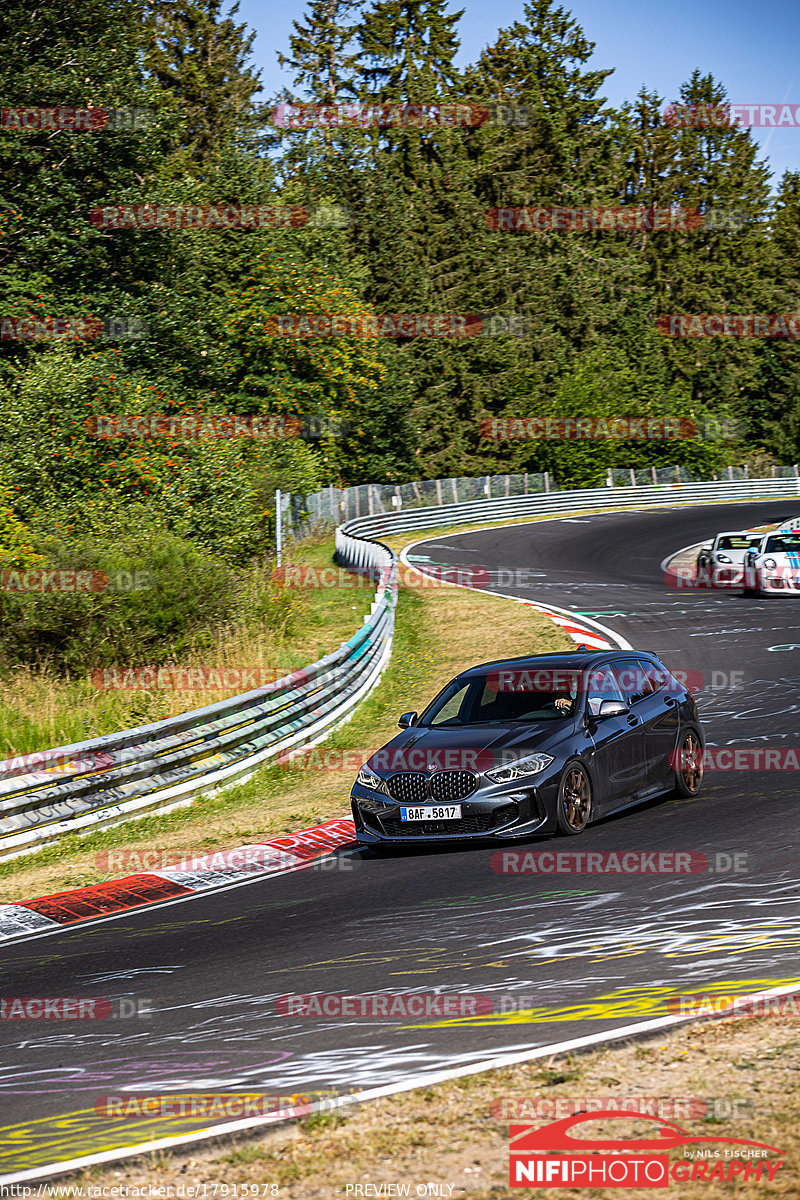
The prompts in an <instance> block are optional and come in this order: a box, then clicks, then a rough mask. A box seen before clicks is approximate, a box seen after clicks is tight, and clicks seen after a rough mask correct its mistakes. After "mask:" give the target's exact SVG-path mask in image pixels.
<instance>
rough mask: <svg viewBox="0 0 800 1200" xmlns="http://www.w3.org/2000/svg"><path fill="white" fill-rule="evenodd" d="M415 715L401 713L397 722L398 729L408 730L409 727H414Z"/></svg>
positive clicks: (413, 713) (412, 713)
mask: <svg viewBox="0 0 800 1200" xmlns="http://www.w3.org/2000/svg"><path fill="white" fill-rule="evenodd" d="M416 723H417V714H416V713H415V712H407V713H403V715H402V716H401V718H400V720H399V721H398V722H397V727H398V729H408V728H409V727H410V726H411V725H416Z"/></svg>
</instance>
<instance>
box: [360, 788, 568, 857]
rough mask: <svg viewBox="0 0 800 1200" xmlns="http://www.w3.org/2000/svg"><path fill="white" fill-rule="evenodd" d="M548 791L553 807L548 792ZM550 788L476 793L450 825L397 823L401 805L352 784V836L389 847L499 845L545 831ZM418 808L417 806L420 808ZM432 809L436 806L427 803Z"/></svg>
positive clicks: (551, 808) (549, 820)
mask: <svg viewBox="0 0 800 1200" xmlns="http://www.w3.org/2000/svg"><path fill="white" fill-rule="evenodd" d="M551 790H552V791H553V799H552V803H551V804H550V805H548V803H547V799H548V796H547V793H548V792H549V791H551ZM556 790H557V785H556V787H555V788H551V789H548V788H547V787H546V786H545V787H543V788H540V787H533V786H530V785H528V786H527V787H520V786H519V785H518V786H517V787H511V786H508V787H505V788H504V787H503V786H502V785H499V784H495V785H493V786H492V787H487V788H482V789H480V788H479V789H478V790H477V791H475V792H473V793H472V795H470V796H469V797H467V798H466V799H465V800H459V801H458V802H457V803H458V804H460V806H461V817H460V819H458V820H455V821H441V820H431V821H402V820H401V819H400V809H401V807H403V805H401V804H399V803H397V802H396V801H394V800H392V799H391V798H390V797H389V796H384V795H383V794H382V793H380V792H373V791H371V790H370V789H369V788H365V787H364V786H363V785H362V784H360V783H356V784H354V785H353V789H352V791H351V793H350V804H351V808H352V810H353V821H354V823H355V827H356V837H357V839H358V841H359V842H361V843H362V844H364V845H377V844H379V843H382V844H386V843H391V844H394V845H404V846H405V845H409V844H412V843H415V842H416V843H420V842H431V841H436V842H441V841H454V842H464V841H480V840H485V839H487V838H491V839H498V840H501V841H504V840H508V839H510V838H517V837H527V836H529V835H531V834H534V833H539V832H542V833H544V832H548V831H549V829H550V826H551V824H552V818H551V815H550V814H551V813H553V812H554V805H555V792H556ZM425 806H426V805H423V806H421V807H425ZM430 806H431V807H436V805H434V804H431V805H430Z"/></svg>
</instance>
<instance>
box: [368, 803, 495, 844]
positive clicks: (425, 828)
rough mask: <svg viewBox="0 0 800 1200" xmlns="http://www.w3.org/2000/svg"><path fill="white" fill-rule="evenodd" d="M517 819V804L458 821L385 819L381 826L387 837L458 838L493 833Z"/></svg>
mask: <svg viewBox="0 0 800 1200" xmlns="http://www.w3.org/2000/svg"><path fill="white" fill-rule="evenodd" d="M516 817H517V806H516V804H504V805H502V807H501V808H495V809H493V810H492V811H491V812H482V813H475V814H474V815H472V816H469V817H461V819H460V820H458V821H396V820H390V819H389V818H388V817H383V818H382V820H381V824H382V825H383V828H384V830H385V832H386V836H387V837H393V838H395V837H430V836H435V835H436V834H441V835H444V836H446V837H456V836H458V835H459V834H468V833H491V832H492V831H493V830H494V829H500V828H501V827H502V826H503V825H508V824H509V823H510V822H511V821H514V820H516Z"/></svg>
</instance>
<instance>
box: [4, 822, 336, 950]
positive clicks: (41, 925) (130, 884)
mask: <svg viewBox="0 0 800 1200" xmlns="http://www.w3.org/2000/svg"><path fill="white" fill-rule="evenodd" d="M353 842H355V827H354V825H353V822H352V821H351V820H350V819H349V818H344V817H343V818H340V819H338V820H335V821H326V822H325V824H323V825H315V826H313V827H312V828H310V829H300V830H297V831H296V832H295V833H286V834H281V835H280V836H279V837H276V838H270V840H269V841H267V842H256V843H254V844H252V845H249V846H236V847H234V848H233V849H231V850H215V851H213V852H211V853H206V854H204V853H202V852H201V851H198V853H197V855H196V859H197V860H210V861H208V865H206V863H205V861H203V863H202V865H201V866H200V867H199V869H198V868H197V867H186V868H184V867H182V866H180V865H176V866H175V867H165V868H163V869H161V870H156V871H147V872H142V873H140V874H136V875H127V876H126V877H125V878H123V879H111V880H108V881H107V882H106V883H96V884H93V885H92V886H91V887H83V888H77V889H75V890H74V891H70V892H56V893H55V894H54V895H51V896H37V897H36V898H35V899H33V900H20V901H17V902H16V903H14V904H0V941H8V940H9V939H12V938H25V937H31V936H35V935H37V934H43V933H48V932H54V931H55V930H58V929H61V928H64V927H65V926H70V925H76V924H78V923H80V922H83V921H91V920H97V919H99V918H103V917H110V916H116V915H118V914H120V913H124V912H128V911H130V910H131V909H136V908H144V907H146V906H150V905H153V904H160V903H161V904H163V903H166V902H173V901H175V900H180V899H184V898H188V897H190V896H192V895H194V894H195V893H196V892H203V891H207V890H209V889H210V888H215V889H218V888H224V887H230V886H232V885H236V884H242V883H252V882H254V881H255V880H257V879H265V878H271V877H273V876H275V875H280V874H284V873H286V872H288V871H297V870H302V869H303V868H304V867H307V866H309V865H310V863H311V862H312V861H313V860H315V859H319V858H322V857H323V856H325V855H327V854H329V853H330V852H331V851H332V850H337V849H339V848H340V847H342V846H347V845H348V844H351V843H353Z"/></svg>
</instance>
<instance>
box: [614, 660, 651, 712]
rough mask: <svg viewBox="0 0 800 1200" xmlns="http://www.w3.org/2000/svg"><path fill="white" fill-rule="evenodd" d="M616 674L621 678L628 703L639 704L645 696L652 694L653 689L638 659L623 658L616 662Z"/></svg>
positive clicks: (620, 681) (621, 685)
mask: <svg viewBox="0 0 800 1200" xmlns="http://www.w3.org/2000/svg"><path fill="white" fill-rule="evenodd" d="M614 674H615V675H616V677H617V679H618V680H619V683H620V687H621V688H622V691H623V692H624V694H625V696H626V698H627V701H628V704H638V702H639V701H640V700H644V698H645V696H650V695H652V692H653V689H652V687H651V686H650V681H649V680H648V678H647V675H646V674H645V671H644V668H643V667H642V665H641V663H640V662H639V660H638V659H635V658H622V659H620V660H619V661H618V662H615V663H614Z"/></svg>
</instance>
